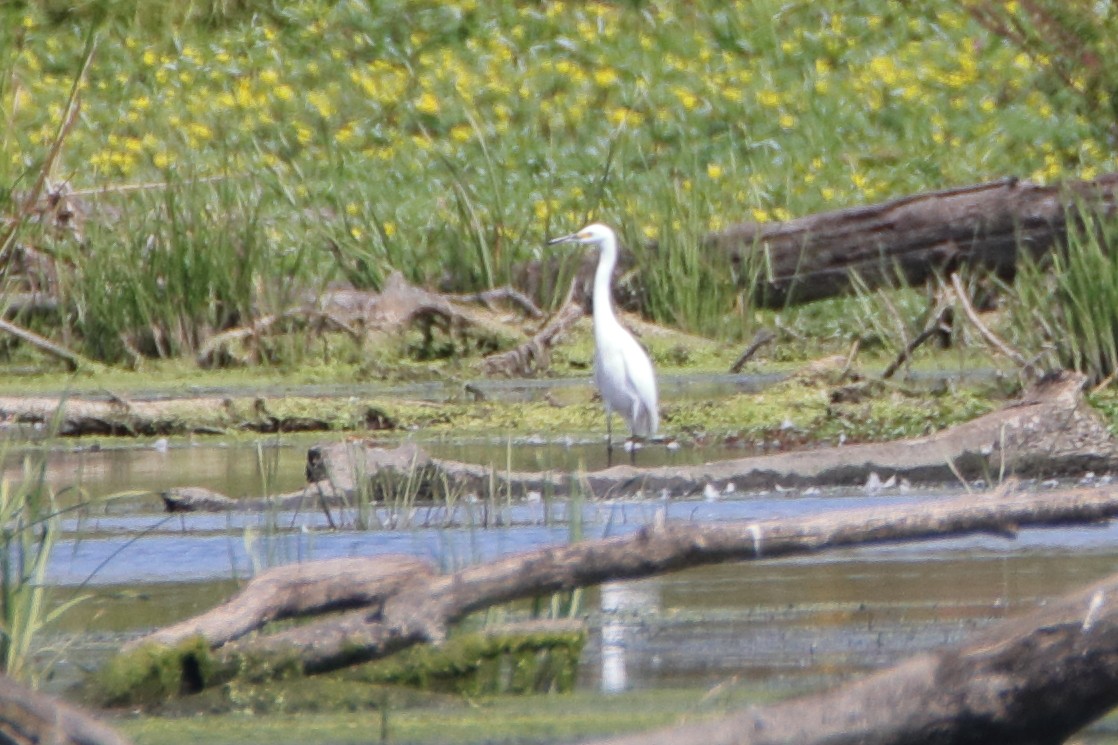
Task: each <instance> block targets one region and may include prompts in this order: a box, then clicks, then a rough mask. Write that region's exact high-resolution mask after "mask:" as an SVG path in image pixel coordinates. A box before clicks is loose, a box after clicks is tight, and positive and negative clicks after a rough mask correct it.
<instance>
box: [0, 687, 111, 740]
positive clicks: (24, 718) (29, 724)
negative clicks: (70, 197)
mask: <svg viewBox="0 0 1118 745" xmlns="http://www.w3.org/2000/svg"><path fill="white" fill-rule="evenodd" d="M0 742H3V743H6V744H7V745H35V744H36V743H52V745H128V743H129V740H127V739H126V738H125V737H123V736H122V735H120V734H118V733H117V732H116V731H114V730H113V729H112V728H111V727H109V726H108V725H106V724H103V723H101V722H99V721H97V720H96V719H94V718H93V717H92V716H90V715H89V714H86V713H85V712H83V711H81V710H80V709H78V708H77V707H74V706H71V705H70V704H68V703H66V702H64V701H59V700H58V699H55V698H53V697H51V696H46V695H44V694H42V693H38V692H36V691H32V690H31V689H30V688H26V687H24V686H22V685H20V684H19V683H17V682H16V681H14V680H12V679H11V678H9V677H7V676H6V675H0Z"/></svg>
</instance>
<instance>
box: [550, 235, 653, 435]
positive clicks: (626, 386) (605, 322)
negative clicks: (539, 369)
mask: <svg viewBox="0 0 1118 745" xmlns="http://www.w3.org/2000/svg"><path fill="white" fill-rule="evenodd" d="M568 242H574V243H583V244H593V245H596V246H597V247H598V250H599V252H600V253H599V256H598V269H597V271H596V272H595V274H594V298H593V300H594V384H595V385H597V386H598V391H599V392H600V393H601V394H602V403H603V404H604V405H605V409H606V431H607V433H608V434H607V437H609V444H610V446H611V447H612V439H613V433H612V427H611V425H610V420H611V418H612V417H611V413H612V412H614V411H616V412H617V413H618V414H620V415H621V418H622V419H624V420H625V423H626V424H628V425H629V431H630V432H632V433H633V435H634V436H636V437H652V436H653V435H655V434H656V429H657V427H658V426H659V421H660V414H659V407H658V405H657V395H656V373H655V372H654V371H653V369H652V360H650V359H649V358H648V354H647V353H645V351H644V349H643V348H641V345H640V344H638V343H637V340H636V339H634V338H633V335H632V334H630V333H629V331H628V329H626V328H625V327H624V326H622V325H621V323H620V322H619V321H618V320H617V315H616V314H615V313H614V311H613V297H612V289H611V287H610V284H611V279H612V277H613V269H614V267H615V266H616V265H617V236H616V235H615V234H614V232H613V230H612V229H611V228H609V227H608V226H606V225H601V224H598V223H595V224H593V225H588V226H586V227H585V228H583V229H582V230H580V231H578V232H577V233H572V234H571V235H566V236H563V237H562V238H556V239H554V240H552V241H550V243H568Z"/></svg>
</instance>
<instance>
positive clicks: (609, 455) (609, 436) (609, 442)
mask: <svg viewBox="0 0 1118 745" xmlns="http://www.w3.org/2000/svg"><path fill="white" fill-rule="evenodd" d="M612 465H613V416H612V415H611V414H610V410H609V409H606V468H609V467H610V466H612Z"/></svg>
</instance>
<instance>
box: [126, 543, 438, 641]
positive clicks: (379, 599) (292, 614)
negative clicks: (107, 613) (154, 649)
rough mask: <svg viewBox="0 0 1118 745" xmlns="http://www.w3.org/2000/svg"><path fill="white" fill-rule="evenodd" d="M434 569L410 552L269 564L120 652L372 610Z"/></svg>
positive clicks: (234, 635) (237, 635)
mask: <svg viewBox="0 0 1118 745" xmlns="http://www.w3.org/2000/svg"><path fill="white" fill-rule="evenodd" d="M433 574H434V567H433V566H432V565H431V564H430V563H428V562H426V561H422V560H420V559H415V558H412V557H410V556H376V557H347V558H344V559H324V560H322V561H312V562H304V563H301V564H291V565H287V566H280V567H273V568H271V569H268V570H266V571H264V572H261V573H260V574H259V575H257V576H256V577H254V578H253V579H252V580H251V581H249V583H248V584H247V585H245V587H244V589H242V590H241V591H240V592H238V593H237V594H236V595H235V596H233V597H232V598H230V599H229V600H228V601H226V602H225V603H223V604H221V605H219V606H218V607H216V608H213V609H212V610H209V611H207V612H206V613H203V614H202V615H200V616H196V617H194V618H191V619H188V620H186V621H183V622H181V623H177V624H174V625H172V626H168V627H166V628H163V629H160V630H158V631H156V632H154V633H152V634H148V635H147V636H144V637H141V638H139V639H134V640H132V641H130V642H129V643H128V644H126V645H125V646H124V647H123V649H122V651H124V652H128V651H130V650H133V649H136V648H138V647H141V646H143V645H145V644H162V645H164V646H174V645H176V644H179V643H180V642H182V641H184V640H185V639H188V638H190V637H192V636H201V637H202V638H204V639H205V640H206V643H207V644H209V645H210V646H211V647H219V646H221V645H222V644H225V643H227V642H230V641H233V640H234V639H239V638H240V637H242V636H244V635H245V634H248V633H250V632H252V631H257V630H259V629H261V628H262V627H263V626H264V625H265V624H267V623H270V622H272V621H278V620H282V619H285V618H299V617H302V616H309V615H314V614H318V613H329V612H332V611H337V610H341V609H348V608H356V607H361V608H364V609H365V610H366V611H370V610H373V611H375V609H376V608H378V607H380V606H381V605H383V604H384V599H385V598H387V597H389V596H391V595H394V594H396V593H398V592H400V591H401V590H402V589H404V586H405V585H406V584H408V583H410V582H414V581H416V580H418V579H423V578H426V577H430V576H432V575H433Z"/></svg>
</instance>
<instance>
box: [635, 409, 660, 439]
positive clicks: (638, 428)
mask: <svg viewBox="0 0 1118 745" xmlns="http://www.w3.org/2000/svg"><path fill="white" fill-rule="evenodd" d="M659 426H660V416H659V413H658V412H657V411H656V410H655V409H646V408H644V407H643V406H641V407H638V408H637V413H636V416H634V417H633V435H634V436H636V437H655V436H656V430H657V429H658V428H659Z"/></svg>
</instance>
